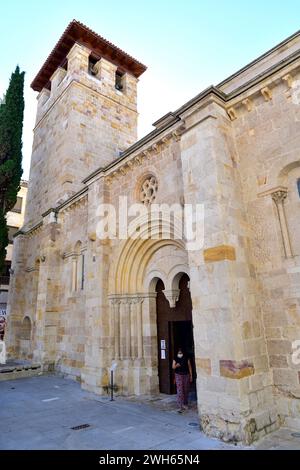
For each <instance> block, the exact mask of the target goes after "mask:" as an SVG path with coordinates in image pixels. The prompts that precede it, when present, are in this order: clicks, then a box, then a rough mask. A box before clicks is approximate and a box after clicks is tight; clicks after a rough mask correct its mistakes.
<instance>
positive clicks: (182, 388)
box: [175, 374, 190, 408]
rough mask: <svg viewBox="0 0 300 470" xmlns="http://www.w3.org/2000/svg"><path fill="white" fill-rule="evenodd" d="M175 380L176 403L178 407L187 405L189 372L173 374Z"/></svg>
mask: <svg viewBox="0 0 300 470" xmlns="http://www.w3.org/2000/svg"><path fill="white" fill-rule="evenodd" d="M175 381H176V389H177V404H178V406H179V407H180V408H182V407H183V406H187V404H188V396H189V388H190V376H189V374H186V375H180V374H175Z"/></svg>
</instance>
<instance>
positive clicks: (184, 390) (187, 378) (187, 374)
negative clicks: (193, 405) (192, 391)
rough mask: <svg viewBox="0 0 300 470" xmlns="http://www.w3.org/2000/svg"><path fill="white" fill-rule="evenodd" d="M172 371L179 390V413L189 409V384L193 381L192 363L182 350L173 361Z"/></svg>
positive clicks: (180, 349)
mask: <svg viewBox="0 0 300 470" xmlns="http://www.w3.org/2000/svg"><path fill="white" fill-rule="evenodd" d="M172 369H173V370H174V371H175V381H176V389H177V404H178V406H179V409H178V413H182V412H183V411H184V410H186V409H187V408H188V394H189V384H190V382H192V381H193V373H192V366H191V361H190V360H189V358H188V357H187V355H186V354H184V353H183V350H182V348H179V349H178V353H177V356H176V358H175V359H174V360H173V364H172Z"/></svg>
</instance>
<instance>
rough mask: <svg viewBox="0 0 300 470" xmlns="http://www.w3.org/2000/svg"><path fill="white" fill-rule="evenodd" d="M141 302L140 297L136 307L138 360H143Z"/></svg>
mask: <svg viewBox="0 0 300 470" xmlns="http://www.w3.org/2000/svg"><path fill="white" fill-rule="evenodd" d="M143 301H144V299H143V298H142V297H138V299H137V305H136V314H137V346H138V359H142V358H143Z"/></svg>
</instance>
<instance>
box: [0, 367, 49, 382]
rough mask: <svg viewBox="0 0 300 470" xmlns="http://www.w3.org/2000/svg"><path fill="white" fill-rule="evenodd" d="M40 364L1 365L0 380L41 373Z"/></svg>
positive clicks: (21, 377)
mask: <svg viewBox="0 0 300 470" xmlns="http://www.w3.org/2000/svg"><path fill="white" fill-rule="evenodd" d="M42 373H43V371H42V366H41V364H26V365H7V366H6V365H2V366H1V367H0V382H1V381H3V380H15V379H23V378H25V377H34V376H37V375H42Z"/></svg>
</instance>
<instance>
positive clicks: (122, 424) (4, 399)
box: [0, 375, 300, 450]
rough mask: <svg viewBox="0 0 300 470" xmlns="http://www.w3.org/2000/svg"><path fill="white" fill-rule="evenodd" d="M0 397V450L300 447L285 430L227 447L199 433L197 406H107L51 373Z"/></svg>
mask: <svg viewBox="0 0 300 470" xmlns="http://www.w3.org/2000/svg"><path fill="white" fill-rule="evenodd" d="M0 397H1V407H0V449H76V450H77V449H98V450H127V449H128V450H134V449H144V450H149V449H157V450H159V449H165V450H204V449H219V450H222V449H241V448H244V449H249V450H250V449H254V448H258V449H300V438H297V437H293V436H292V432H293V431H292V430H288V429H284V428H282V429H281V430H279V431H277V432H275V433H273V434H272V435H271V436H267V437H266V438H265V439H264V440H262V441H260V443H258V444H256V445H255V446H251V447H242V446H235V445H231V444H226V443H224V442H220V441H218V440H216V439H211V438H208V437H207V436H205V435H204V434H203V433H202V432H201V431H200V430H199V426H198V419H197V410H196V405H195V403H192V405H191V408H190V410H189V411H187V412H186V413H184V414H183V415H179V414H178V413H177V412H176V405H175V401H174V397H169V396H164V395H160V396H158V397H143V398H139V399H137V398H129V399H128V398H126V399H125V398H121V397H118V398H117V399H116V400H115V401H113V402H111V401H110V399H109V397H99V396H97V395H94V394H92V393H88V392H85V391H83V390H81V388H80V385H79V384H78V383H76V382H73V381H71V380H66V379H63V378H61V377H57V376H53V375H52V376H51V375H49V376H39V377H31V378H26V379H18V380H10V381H3V382H1V383H0ZM82 425H87V426H86V427H82V428H79V429H76V427H78V426H79V427H80V426H82ZM74 428H75V429H74Z"/></svg>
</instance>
